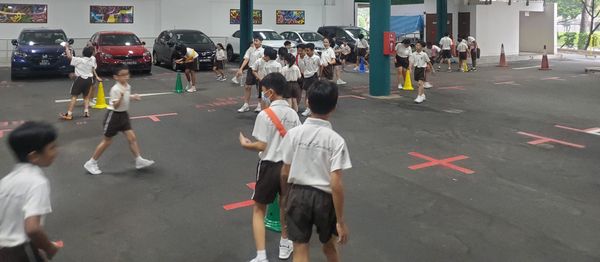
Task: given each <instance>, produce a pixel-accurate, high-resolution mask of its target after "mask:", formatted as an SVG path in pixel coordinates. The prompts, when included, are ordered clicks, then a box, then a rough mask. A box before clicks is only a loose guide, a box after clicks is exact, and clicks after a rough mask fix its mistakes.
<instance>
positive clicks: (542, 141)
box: [517, 131, 585, 149]
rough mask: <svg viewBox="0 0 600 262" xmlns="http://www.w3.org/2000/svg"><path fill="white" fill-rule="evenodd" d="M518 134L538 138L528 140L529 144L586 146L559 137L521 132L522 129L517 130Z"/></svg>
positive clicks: (580, 147)
mask: <svg viewBox="0 0 600 262" xmlns="http://www.w3.org/2000/svg"><path fill="white" fill-rule="evenodd" d="M517 134H519V135H524V136H528V137H533V138H536V140H532V141H529V142H527V144H530V145H539V144H546V143H557V144H561V145H565V146H570V147H574V148H579V149H582V148H585V146H584V145H580V144H575V143H570V142H566V141H563V140H558V139H554V138H550V137H545V136H540V135H535V134H530V133H525V132H521V131H519V132H517Z"/></svg>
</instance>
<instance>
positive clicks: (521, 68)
mask: <svg viewBox="0 0 600 262" xmlns="http://www.w3.org/2000/svg"><path fill="white" fill-rule="evenodd" d="M539 67H540V66H539V65H536V66H526V67H515V68H513V69H514V70H523V69H532V68H539Z"/></svg>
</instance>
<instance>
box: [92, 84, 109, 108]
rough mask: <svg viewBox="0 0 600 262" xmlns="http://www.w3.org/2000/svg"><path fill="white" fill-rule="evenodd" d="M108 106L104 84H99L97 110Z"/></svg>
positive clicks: (95, 106)
mask: <svg viewBox="0 0 600 262" xmlns="http://www.w3.org/2000/svg"><path fill="white" fill-rule="evenodd" d="M107 107H108V105H107V104H106V97H104V85H103V84H102V82H99V83H98V95H97V96H96V105H94V108H95V109H105V108H107Z"/></svg>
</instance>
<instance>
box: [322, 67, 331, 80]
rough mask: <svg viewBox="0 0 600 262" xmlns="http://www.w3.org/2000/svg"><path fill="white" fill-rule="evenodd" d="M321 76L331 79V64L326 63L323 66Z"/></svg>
mask: <svg viewBox="0 0 600 262" xmlns="http://www.w3.org/2000/svg"><path fill="white" fill-rule="evenodd" d="M323 77H325V78H327V79H329V80H333V65H327V66H326V67H323Z"/></svg>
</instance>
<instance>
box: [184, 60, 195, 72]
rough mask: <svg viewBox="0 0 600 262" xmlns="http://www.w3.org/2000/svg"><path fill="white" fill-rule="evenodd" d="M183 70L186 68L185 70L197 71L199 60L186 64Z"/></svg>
mask: <svg viewBox="0 0 600 262" xmlns="http://www.w3.org/2000/svg"><path fill="white" fill-rule="evenodd" d="M183 68H185V70H196V68H198V59H196V58H194V61H192V62H189V63H184V64H183Z"/></svg>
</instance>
